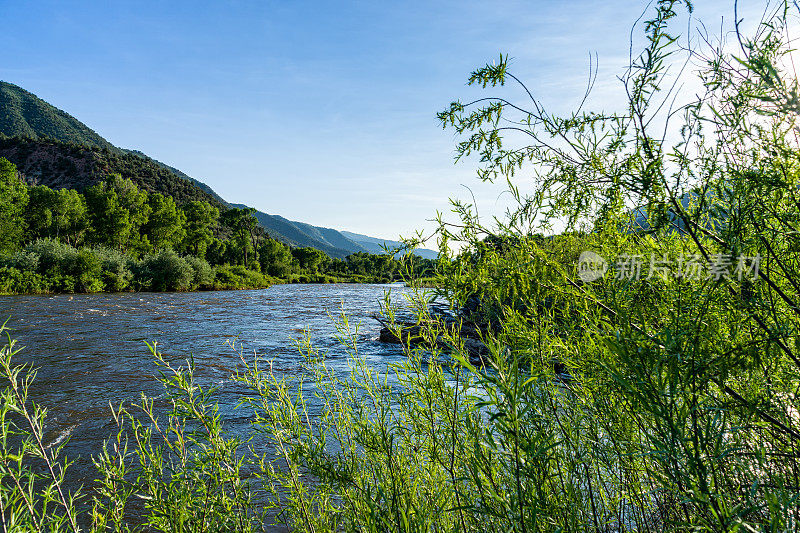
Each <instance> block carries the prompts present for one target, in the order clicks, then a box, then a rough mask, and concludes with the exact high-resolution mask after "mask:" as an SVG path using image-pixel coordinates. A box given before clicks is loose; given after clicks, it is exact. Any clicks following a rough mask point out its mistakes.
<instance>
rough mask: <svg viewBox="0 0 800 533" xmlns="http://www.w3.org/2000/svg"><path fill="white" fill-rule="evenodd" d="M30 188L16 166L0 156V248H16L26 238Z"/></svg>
mask: <svg viewBox="0 0 800 533" xmlns="http://www.w3.org/2000/svg"><path fill="white" fill-rule="evenodd" d="M27 204H28V188H27V187H26V186H25V184H24V183H23V182H22V180H21V179H20V178H19V176H18V175H17V167H15V166H14V165H13V164H12V163H11V162H9V161H8V160H7V159H5V158H2V157H0V250H14V249H16V248H18V247H19V246H20V245H21V244H22V243H23V240H24V238H25V231H26V228H25V207H26V206H27Z"/></svg>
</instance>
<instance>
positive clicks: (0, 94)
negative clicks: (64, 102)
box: [0, 81, 114, 150]
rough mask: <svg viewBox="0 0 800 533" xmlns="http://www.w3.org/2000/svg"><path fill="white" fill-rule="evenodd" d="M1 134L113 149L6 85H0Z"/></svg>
mask: <svg viewBox="0 0 800 533" xmlns="http://www.w3.org/2000/svg"><path fill="white" fill-rule="evenodd" d="M0 134H2V135H5V136H6V137H16V136H19V137H30V138H33V139H38V138H48V139H55V140H58V141H63V142H71V143H78V144H83V145H88V146H97V147H99V148H107V149H109V150H113V149H114V146H113V145H112V144H111V143H110V142H108V141H107V140H105V139H103V138H102V137H101V136H100V135H98V134H97V133H95V132H94V131H93V130H92V129H90V128H89V127H88V126H86V125H85V124H83V123H82V122H80V121H79V120H77V119H76V118H75V117H73V116H72V115H70V114H68V113H65V112H64V111H62V110H60V109H58V108H57V107H54V106H52V105H50V104H48V103H47V102H45V101H44V100H42V99H41V98H39V97H37V96H36V95H35V94H32V93H29V92H28V91H26V90H25V89H23V88H21V87H17V86H16V85H14V84H12V83H7V82H5V81H0Z"/></svg>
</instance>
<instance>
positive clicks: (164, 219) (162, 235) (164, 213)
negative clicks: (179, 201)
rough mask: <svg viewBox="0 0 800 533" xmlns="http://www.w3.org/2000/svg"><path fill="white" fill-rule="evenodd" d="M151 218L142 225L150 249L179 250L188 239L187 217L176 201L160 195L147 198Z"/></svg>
mask: <svg viewBox="0 0 800 533" xmlns="http://www.w3.org/2000/svg"><path fill="white" fill-rule="evenodd" d="M147 206H148V208H149V211H150V213H149V216H148V218H147V222H145V223H144V224H143V225H142V232H143V233H144V234H145V235H147V236H148V239H149V244H150V249H153V250H161V249H164V248H169V249H175V248H178V247H179V246H180V245H181V244H182V243H183V242H184V240H185V238H186V233H187V232H186V229H185V228H186V225H187V220H186V215H185V213H184V212H183V211H182V210H181V209H179V208H178V207H177V206H176V205H175V201H174V200H173V199H172V198H171V197H169V196H164V195H162V194H159V193H151V194H149V195H148V197H147Z"/></svg>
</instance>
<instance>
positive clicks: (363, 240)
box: [339, 230, 439, 259]
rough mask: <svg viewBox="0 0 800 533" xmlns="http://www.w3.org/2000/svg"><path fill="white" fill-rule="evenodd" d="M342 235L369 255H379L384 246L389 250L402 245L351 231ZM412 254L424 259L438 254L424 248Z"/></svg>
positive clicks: (434, 257) (433, 257)
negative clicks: (364, 249)
mask: <svg viewBox="0 0 800 533" xmlns="http://www.w3.org/2000/svg"><path fill="white" fill-rule="evenodd" d="M339 233H341V234H342V235H344V236H345V237H347V238H348V239H350V240H351V241H353V242H356V243H358V244H360V245H361V246H362V247H364V248H366V250H367V251H368V252H369V253H371V254H381V253H384V252H383V247H384V245H385V246H386V247H387V248H389V249H390V250H391V249H392V248H399V247H400V246H402V244H403V243H401V242H399V241H390V240H388V239H379V238H377V237H368V236H367V235H361V234H360V233H353V232H351V231H344V230H342V231H340V232H339ZM414 253H415V254H416V255H418V256H420V257H424V258H425V259H436V258H437V257H438V256H439V254H438V253H437V252H434V251H433V250H427V249H425V248H417V249H416V250H414Z"/></svg>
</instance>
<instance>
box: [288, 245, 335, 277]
mask: <svg viewBox="0 0 800 533" xmlns="http://www.w3.org/2000/svg"><path fill="white" fill-rule="evenodd" d="M292 255H293V256H294V258H295V259H297V261H298V263H299V264H300V268H302V269H304V270H307V271H308V272H317V270H318V269H319V268H320V266H322V265H325V264H327V262H328V261H329V260H330V258H329V257H328V256H327V254H325V252H322V251H320V250H317V249H316V248H311V247H310V246H306V247H304V248H295V249H293V250H292Z"/></svg>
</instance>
